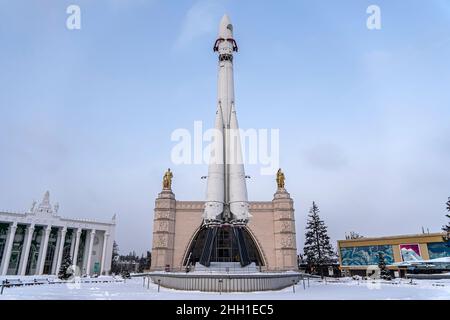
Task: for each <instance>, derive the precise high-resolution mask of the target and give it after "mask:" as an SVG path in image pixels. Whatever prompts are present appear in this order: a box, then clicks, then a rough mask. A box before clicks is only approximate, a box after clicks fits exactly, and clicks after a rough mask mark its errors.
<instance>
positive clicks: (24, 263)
mask: <svg viewBox="0 0 450 320" xmlns="http://www.w3.org/2000/svg"><path fill="white" fill-rule="evenodd" d="M33 233H34V224H31V225H29V226H28V228H27V236H26V241H25V243H24V245H25V246H24V249H23V250H24V251H23V254H22V258H21V259H20V260H22V262H21V265H20V269H19V275H21V276H24V275H25V273H26V272H27V264H28V258H29V257H28V256H29V255H30V247H31V241H32V240H33Z"/></svg>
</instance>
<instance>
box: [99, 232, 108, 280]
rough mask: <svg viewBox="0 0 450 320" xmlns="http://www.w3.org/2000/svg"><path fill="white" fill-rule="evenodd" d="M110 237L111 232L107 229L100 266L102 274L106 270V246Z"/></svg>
mask: <svg viewBox="0 0 450 320" xmlns="http://www.w3.org/2000/svg"><path fill="white" fill-rule="evenodd" d="M108 237H109V233H108V232H106V231H105V235H104V236H103V250H102V262H101V266H100V275H102V274H103V272H104V271H105V259H106V247H107V246H108Z"/></svg>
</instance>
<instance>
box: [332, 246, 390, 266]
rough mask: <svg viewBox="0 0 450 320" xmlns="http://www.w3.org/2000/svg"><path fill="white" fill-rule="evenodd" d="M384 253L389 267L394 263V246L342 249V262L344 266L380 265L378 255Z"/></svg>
mask: <svg viewBox="0 0 450 320" xmlns="http://www.w3.org/2000/svg"><path fill="white" fill-rule="evenodd" d="M379 252H383V255H384V259H385V262H386V264H387V265H389V264H392V263H394V252H393V250H392V246H390V245H381V246H364V247H348V248H341V252H340V253H341V260H342V265H343V266H367V265H378V253H379Z"/></svg>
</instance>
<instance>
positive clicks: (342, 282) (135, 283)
mask: <svg viewBox="0 0 450 320" xmlns="http://www.w3.org/2000/svg"><path fill="white" fill-rule="evenodd" d="M47 278H49V279H54V280H55V281H57V279H55V278H54V277H53V278H52V277H42V279H47ZM12 279H17V277H16V278H12ZM33 279H34V277H33ZM0 280H3V279H2V278H0ZM22 280H23V281H29V280H32V279H31V277H22ZM89 280H105V281H106V280H114V279H113V278H112V277H100V278H95V279H81V283H80V282H78V283H58V284H44V285H37V286H23V287H13V288H5V289H4V292H3V295H0V300H8V299H9V300H11V299H12V300H15V299H33V300H36V299H64V300H66V299H68V300H70V299H77V300H78V299H89V300H91V299H117V300H124V299H125V300H135V299H138V300H145V299H150V300H153V299H155V300H157V299H183V300H202V299H238V300H252V299H256V300H259V299H262V300H264V299H267V300H272V299H273V300H276V299H281V300H288V299H294V300H295V299H298V300H305V299H306V300H308V299H343V300H357V299H445V300H450V280H448V279H447V280H413V282H412V283H410V281H408V280H399V279H396V280H393V281H390V282H388V281H375V282H374V281H362V280H360V281H357V280H353V279H350V278H345V279H339V280H337V279H333V280H330V281H327V282H326V283H325V282H323V281H321V280H311V281H310V287H309V288H308V287H307V285H306V289H303V284H302V282H300V283H299V284H298V285H296V286H295V293H294V292H293V289H292V287H290V288H286V289H283V290H280V291H270V292H251V293H223V294H222V295H220V294H219V293H206V292H192V291H177V290H171V289H166V288H162V287H161V290H160V292H158V286H157V285H155V284H153V283H150V286H149V288H148V289H147V283H145V287H144V286H143V279H142V278H132V279H127V280H126V281H125V282H110V283H83V281H89ZM116 280H119V278H117V279H116Z"/></svg>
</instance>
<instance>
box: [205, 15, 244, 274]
mask: <svg viewBox="0 0 450 320" xmlns="http://www.w3.org/2000/svg"><path fill="white" fill-rule="evenodd" d="M237 51H238V47H237V44H236V41H235V40H234V39H233V25H232V24H231V22H230V19H229V18H228V16H227V15H224V16H223V18H222V20H221V21H220V27H219V36H218V38H217V40H216V42H215V44H214V52H217V53H218V55H219V68H218V69H219V70H218V73H219V74H218V86H217V111H216V121H215V137H214V140H213V143H212V151H211V158H210V163H209V169H208V180H207V192H206V203H205V211H204V214H203V224H204V225H205V226H206V227H207V228H208V233H207V236H206V240H205V245H204V248H203V252H202V256H201V258H200V263H201V264H203V265H205V266H209V265H210V259H211V252H212V250H213V248H214V243H215V238H216V235H217V232H218V229H219V228H221V227H224V226H226V227H231V228H232V230H233V235H234V238H235V242H236V243H237V245H238V248H239V253H240V259H239V261H240V262H241V265H242V266H245V265H247V264H249V263H250V260H249V257H248V252H247V248H246V244H245V239H244V236H243V233H242V227H244V226H245V225H246V224H247V222H248V219H249V218H250V217H251V215H250V213H249V204H248V199H247V186H246V182H245V179H246V176H245V172H244V164H243V159H242V150H241V143H240V136H239V126H238V122H237V118H236V109H235V100H234V80H233V53H234V52H237Z"/></svg>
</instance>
